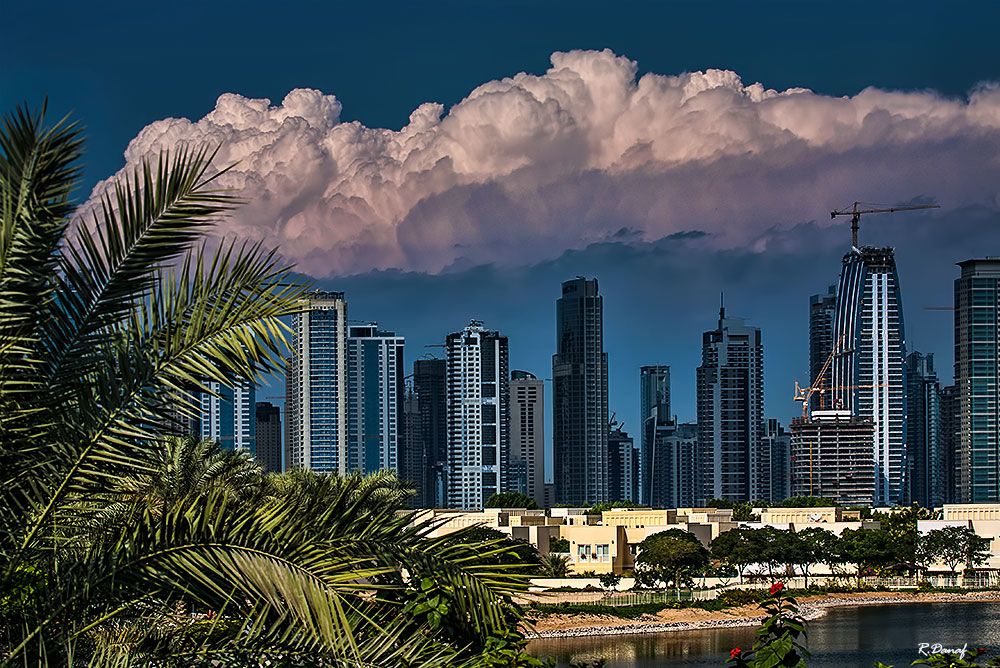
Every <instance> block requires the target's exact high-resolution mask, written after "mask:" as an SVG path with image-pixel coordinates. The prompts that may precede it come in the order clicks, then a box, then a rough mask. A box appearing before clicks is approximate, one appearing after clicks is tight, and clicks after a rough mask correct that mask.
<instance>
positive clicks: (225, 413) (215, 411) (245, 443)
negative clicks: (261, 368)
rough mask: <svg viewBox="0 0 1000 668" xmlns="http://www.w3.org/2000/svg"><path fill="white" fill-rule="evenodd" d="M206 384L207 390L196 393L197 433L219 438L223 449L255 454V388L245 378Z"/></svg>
mask: <svg viewBox="0 0 1000 668" xmlns="http://www.w3.org/2000/svg"><path fill="white" fill-rule="evenodd" d="M208 387H209V389H210V390H211V393H209V392H202V393H201V395H200V397H199V410H198V433H199V434H200V435H201V437H202V438H209V439H212V440H213V441H219V442H220V443H222V446H223V447H224V448H226V449H227V450H240V451H243V452H249V453H250V454H252V455H254V454H256V452H257V448H256V422H255V418H254V404H255V402H256V401H257V398H256V388H255V387H254V386H253V385H252V384H250V383H249V382H247V381H237V382H234V383H233V384H232V385H222V384H221V383H217V382H211V383H208Z"/></svg>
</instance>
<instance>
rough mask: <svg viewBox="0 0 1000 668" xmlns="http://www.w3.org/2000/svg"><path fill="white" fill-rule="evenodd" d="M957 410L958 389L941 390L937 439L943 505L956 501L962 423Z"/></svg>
mask: <svg viewBox="0 0 1000 668" xmlns="http://www.w3.org/2000/svg"><path fill="white" fill-rule="evenodd" d="M961 418H962V416H961V411H960V410H959V401H958V388H957V387H955V386H954V385H949V386H947V387H942V388H941V423H940V426H941V429H940V431H939V432H938V439H939V441H940V445H941V457H942V460H943V463H942V468H943V469H944V503H955V502H956V501H957V500H958V471H957V470H956V469H957V467H958V444H959V443H960V442H961V433H962V429H961V427H962V422H961Z"/></svg>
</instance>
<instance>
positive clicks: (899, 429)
mask: <svg viewBox="0 0 1000 668" xmlns="http://www.w3.org/2000/svg"><path fill="white" fill-rule="evenodd" d="M903 332H904V329H903V306H902V298H901V296H900V290H899V277H898V275H897V273H896V259H895V255H894V253H893V250H892V249H891V248H873V247H870V246H865V247H864V248H861V249H857V248H855V249H852V250H851V252H849V253H847V254H846V255H844V259H843V264H842V268H841V275H840V284H839V288H838V290H837V309H836V317H835V324H834V340H835V341H841V340H842V341H843V343H842V351H844V352H847V351H851V352H850V353H849V354H843V355H837V356H836V357H835V358H834V360H833V364H832V368H833V375H832V380H833V385H834V388H833V391H832V395H833V402H832V405H830V406H828V407H827V408H830V409H835V410H847V411H850V412H851V414H852V415H854V416H856V417H858V418H863V419H870V420H871V422H872V459H873V462H874V466H875V482H876V485H875V493H874V497H873V498H872V499H871V503H874V504H876V505H882V506H892V505H898V504H905V503H906V502H907V498H908V496H909V494H908V492H909V480H908V475H907V474H908V471H907V463H908V457H907V452H906V386H905V375H904V357H905V354H906V350H905V339H904V333H903Z"/></svg>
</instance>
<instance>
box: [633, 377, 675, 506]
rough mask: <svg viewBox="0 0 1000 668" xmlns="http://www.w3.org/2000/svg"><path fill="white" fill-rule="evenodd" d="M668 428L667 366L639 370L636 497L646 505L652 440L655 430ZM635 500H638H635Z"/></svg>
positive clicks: (668, 381) (670, 422)
mask: <svg viewBox="0 0 1000 668" xmlns="http://www.w3.org/2000/svg"><path fill="white" fill-rule="evenodd" d="M667 425H670V426H671V427H672V425H673V422H672V421H671V413H670V367H669V366H660V365H657V366H643V367H639V443H640V445H639V451H640V457H639V461H640V464H639V469H640V470H639V478H640V480H641V481H642V482H641V483H640V485H639V497H640V499H641V502H642V503H650V500H649V499H647V498H646V497H647V496H648V495H649V494H650V490H651V485H652V481H651V480H650V477H649V476H650V475H651V471H652V459H651V458H652V456H653V439H655V438H656V434H657V429H658V428H659V429H661V431H662V428H663V427H664V426H667ZM637 500H638V499H637Z"/></svg>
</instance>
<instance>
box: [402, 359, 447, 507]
mask: <svg viewBox="0 0 1000 668" xmlns="http://www.w3.org/2000/svg"><path fill="white" fill-rule="evenodd" d="M446 386H447V366H446V363H445V360H442V359H434V358H431V359H418V360H414V362H413V394H414V395H415V399H416V406H415V407H413V408H415V410H416V411H417V412H418V414H419V417H418V418H417V419H418V422H419V425H417V426H416V427H415V429H414V430H415V431H417V432H419V437H418V438H417V439H416V444H415V446H414V447H415V448H417V450H418V452H417V453H414V454H413V456H412V459H411V461H413V462H414V463H413V467H414V468H413V472H412V473H410V474H408V475H407V477H406V479H407V480H410V481H411V482H413V483H414V484H415V485H416V487H417V497H416V499H415V500H414V504H415V505H417V506H418V507H421V508H435V507H442V506H445V505H446V504H447V496H446V494H445V466H446V462H447V457H448V415H447V399H446V394H447V393H446Z"/></svg>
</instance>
